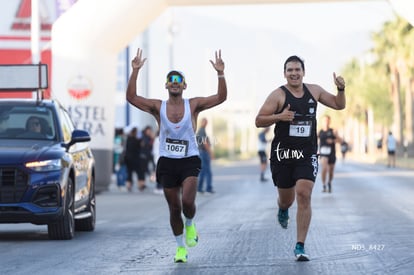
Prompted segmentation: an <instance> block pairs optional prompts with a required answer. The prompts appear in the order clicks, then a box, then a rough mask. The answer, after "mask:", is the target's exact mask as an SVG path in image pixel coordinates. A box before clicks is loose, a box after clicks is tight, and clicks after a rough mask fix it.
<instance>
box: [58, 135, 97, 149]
mask: <svg viewBox="0 0 414 275" xmlns="http://www.w3.org/2000/svg"><path fill="white" fill-rule="evenodd" d="M87 141H91V136H90V135H89V133H88V132H87V131H84V130H73V132H72V138H71V139H70V141H69V143H67V144H64V145H63V146H64V147H65V148H66V150H67V149H69V147H70V146H72V145H73V144H75V143H78V142H87Z"/></svg>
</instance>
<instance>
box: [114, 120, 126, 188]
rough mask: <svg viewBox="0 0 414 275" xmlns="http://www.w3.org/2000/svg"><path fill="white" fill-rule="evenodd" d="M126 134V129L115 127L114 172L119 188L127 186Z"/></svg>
mask: <svg viewBox="0 0 414 275" xmlns="http://www.w3.org/2000/svg"><path fill="white" fill-rule="evenodd" d="M125 153H126V152H125V136H124V129H122V128H119V129H115V137H114V172H115V175H116V185H117V186H118V188H119V189H121V188H123V187H124V186H125V182H126V178H127V169H126V166H125Z"/></svg>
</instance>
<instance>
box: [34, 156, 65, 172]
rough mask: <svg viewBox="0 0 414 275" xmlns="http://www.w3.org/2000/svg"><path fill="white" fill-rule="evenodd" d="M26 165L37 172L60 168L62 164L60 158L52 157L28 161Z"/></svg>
mask: <svg viewBox="0 0 414 275" xmlns="http://www.w3.org/2000/svg"><path fill="white" fill-rule="evenodd" d="M26 167H27V168H30V169H32V170H34V171H37V172H47V171H55V170H60V169H61V167H62V165H61V161H60V159H50V160H42V161H32V162H28V163H26Z"/></svg>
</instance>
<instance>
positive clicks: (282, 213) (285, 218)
mask: <svg viewBox="0 0 414 275" xmlns="http://www.w3.org/2000/svg"><path fill="white" fill-rule="evenodd" d="M277 219H278V220H279V223H280V225H281V226H282V228H284V229H286V228H287V227H288V224H289V210H288V209H286V210H282V209H280V208H279V213H278V214H277Z"/></svg>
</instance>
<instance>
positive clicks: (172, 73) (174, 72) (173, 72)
mask: <svg viewBox="0 0 414 275" xmlns="http://www.w3.org/2000/svg"><path fill="white" fill-rule="evenodd" d="M175 74H178V75H181V76H182V78H183V79H185V75H184V74H183V73H182V72H180V71H176V70H172V71H170V72H169V73H168V74H167V78H168V77H169V76H170V75H175Z"/></svg>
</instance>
